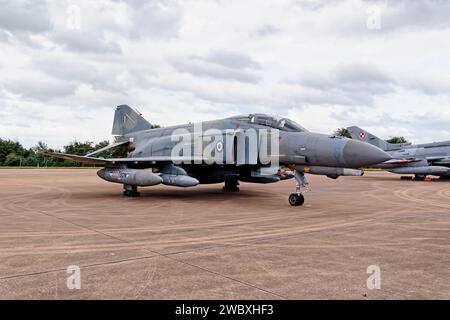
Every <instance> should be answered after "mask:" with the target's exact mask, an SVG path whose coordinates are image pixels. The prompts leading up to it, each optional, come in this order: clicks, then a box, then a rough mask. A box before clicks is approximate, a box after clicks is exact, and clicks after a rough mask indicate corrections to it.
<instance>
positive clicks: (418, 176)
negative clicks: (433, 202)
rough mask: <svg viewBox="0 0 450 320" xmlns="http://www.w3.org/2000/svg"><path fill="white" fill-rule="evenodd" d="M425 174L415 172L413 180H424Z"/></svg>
mask: <svg viewBox="0 0 450 320" xmlns="http://www.w3.org/2000/svg"><path fill="white" fill-rule="evenodd" d="M426 177H427V176H425V175H419V174H416V175H415V176H414V180H415V181H425V178H426Z"/></svg>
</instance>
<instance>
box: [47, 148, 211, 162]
mask: <svg viewBox="0 0 450 320" xmlns="http://www.w3.org/2000/svg"><path fill="white" fill-rule="evenodd" d="M40 154H41V155H44V156H49V157H55V158H60V159H65V160H72V161H75V162H81V163H87V164H102V165H106V164H120V163H133V164H139V163H145V164H158V163H172V162H189V161H203V160H205V158H203V157H200V156H195V157H171V156H153V157H140V158H113V159H104V158H94V157H88V156H78V155H74V154H67V153H61V152H48V151H45V152H41V153H40Z"/></svg>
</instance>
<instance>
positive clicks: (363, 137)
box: [359, 132, 366, 140]
mask: <svg viewBox="0 0 450 320" xmlns="http://www.w3.org/2000/svg"><path fill="white" fill-rule="evenodd" d="M359 138H360V139H361V140H364V139H365V138H366V134H365V133H364V132H361V133H360V134H359Z"/></svg>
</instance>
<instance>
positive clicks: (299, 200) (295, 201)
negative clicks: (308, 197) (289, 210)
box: [289, 193, 305, 207]
mask: <svg viewBox="0 0 450 320" xmlns="http://www.w3.org/2000/svg"><path fill="white" fill-rule="evenodd" d="M304 203H305V197H304V196H303V195H302V194H297V193H292V194H291V195H290V196H289V204H290V205H291V206H294V207H298V206H302V205H303V204H304Z"/></svg>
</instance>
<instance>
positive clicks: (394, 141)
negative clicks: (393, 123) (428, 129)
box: [386, 137, 408, 144]
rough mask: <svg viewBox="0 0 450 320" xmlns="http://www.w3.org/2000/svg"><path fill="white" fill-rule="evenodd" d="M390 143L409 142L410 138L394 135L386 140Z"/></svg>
mask: <svg viewBox="0 0 450 320" xmlns="http://www.w3.org/2000/svg"><path fill="white" fill-rule="evenodd" d="M386 142H388V143H393V144H396V143H408V140H406V139H405V137H392V138H390V139H389V140H386Z"/></svg>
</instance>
